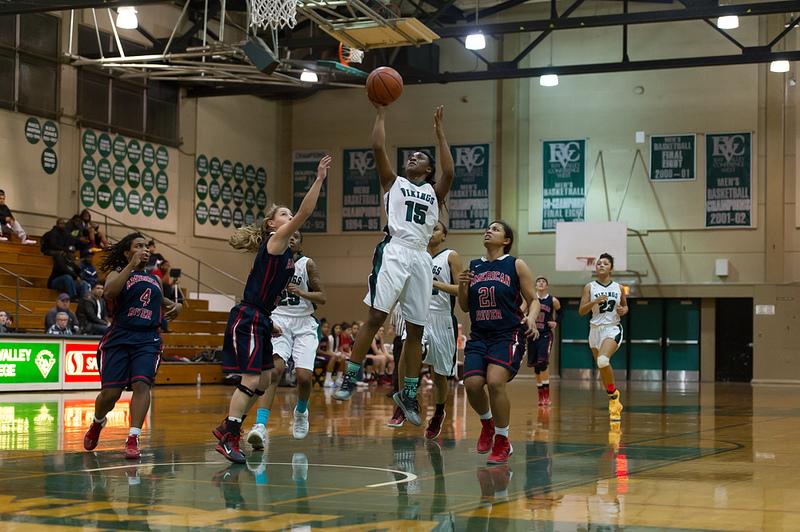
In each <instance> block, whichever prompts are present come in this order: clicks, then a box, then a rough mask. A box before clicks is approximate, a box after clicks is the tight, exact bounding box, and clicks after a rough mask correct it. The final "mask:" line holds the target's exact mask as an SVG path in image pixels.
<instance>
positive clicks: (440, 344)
mask: <svg viewBox="0 0 800 532" xmlns="http://www.w3.org/2000/svg"><path fill="white" fill-rule="evenodd" d="M456 330H458V325H457V324H456V318H455V316H453V315H451V314H448V313H441V312H440V313H431V315H430V316H429V317H428V323H426V324H425V332H424V333H423V335H422V345H423V346H424V347H425V349H426V350H427V351H426V354H425V360H423V362H424V363H425V364H429V365H430V366H432V367H433V371H434V372H435V373H436V374H438V375H444V376H445V377H452V376H454V375H455V374H456Z"/></svg>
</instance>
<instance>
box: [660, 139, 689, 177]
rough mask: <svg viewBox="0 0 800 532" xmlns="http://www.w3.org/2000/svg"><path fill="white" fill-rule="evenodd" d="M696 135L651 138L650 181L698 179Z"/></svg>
mask: <svg viewBox="0 0 800 532" xmlns="http://www.w3.org/2000/svg"><path fill="white" fill-rule="evenodd" d="M695 144H696V138H695V135H653V136H651V137H650V180H651V181H691V180H694V178H695V177H697V172H696V167H697V165H696V157H695Z"/></svg>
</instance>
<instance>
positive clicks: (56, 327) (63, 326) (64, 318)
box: [47, 312, 72, 336]
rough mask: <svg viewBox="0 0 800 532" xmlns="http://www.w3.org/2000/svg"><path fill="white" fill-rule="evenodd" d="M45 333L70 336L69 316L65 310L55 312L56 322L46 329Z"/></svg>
mask: <svg viewBox="0 0 800 532" xmlns="http://www.w3.org/2000/svg"><path fill="white" fill-rule="evenodd" d="M47 334H53V335H56V336H72V329H71V328H70V326H69V316H68V315H67V313H66V312H59V313H57V314H56V322H55V323H54V324H53V325H51V326H50V328H49V329H47Z"/></svg>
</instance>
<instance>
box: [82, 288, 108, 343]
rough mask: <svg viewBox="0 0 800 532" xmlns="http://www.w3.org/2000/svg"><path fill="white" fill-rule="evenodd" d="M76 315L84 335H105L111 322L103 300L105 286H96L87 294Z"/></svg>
mask: <svg viewBox="0 0 800 532" xmlns="http://www.w3.org/2000/svg"><path fill="white" fill-rule="evenodd" d="M76 314H77V318H78V325H79V326H80V329H81V332H83V334H90V335H103V334H105V332H106V330H107V329H108V327H109V325H111V321H110V320H109V319H108V310H107V309H106V302H105V300H104V299H103V285H101V284H96V285H94V286H93V287H92V291H91V292H89V293H88V294H86V297H83V298H81V300H80V301H79V302H78V311H77V312H76Z"/></svg>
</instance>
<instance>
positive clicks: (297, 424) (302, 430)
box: [292, 409, 308, 440]
mask: <svg viewBox="0 0 800 532" xmlns="http://www.w3.org/2000/svg"><path fill="white" fill-rule="evenodd" d="M292 436H294V439H295V440H302V439H303V438H305V437H306V436H308V410H306V411H305V412H303V413H300V412H298V411H297V409H295V411H294V426H292Z"/></svg>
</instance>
